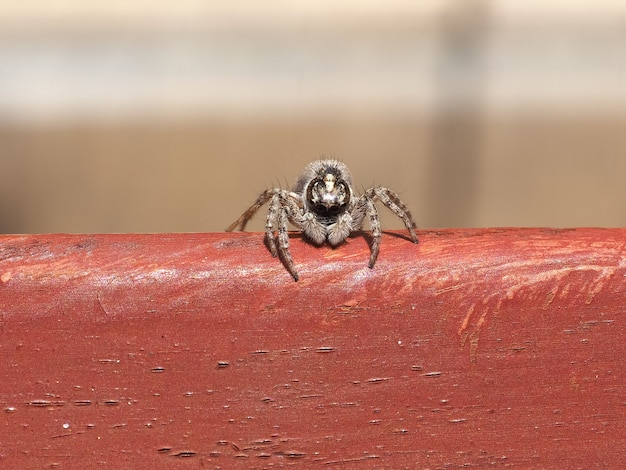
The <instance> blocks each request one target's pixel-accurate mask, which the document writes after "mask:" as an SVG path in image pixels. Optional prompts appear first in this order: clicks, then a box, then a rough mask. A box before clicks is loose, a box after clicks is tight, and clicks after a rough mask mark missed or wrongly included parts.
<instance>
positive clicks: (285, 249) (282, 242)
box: [272, 201, 299, 281]
mask: <svg viewBox="0 0 626 470" xmlns="http://www.w3.org/2000/svg"><path fill="white" fill-rule="evenodd" d="M284 203H285V201H281V205H280V207H279V209H278V218H277V221H278V236H277V238H278V254H279V255H280V259H281V261H282V262H283V264H284V265H285V268H287V271H289V274H291V275H292V276H293V278H294V280H296V281H297V280H298V278H299V276H298V271H297V270H296V266H295V265H294V263H293V258H292V257H291V252H290V251H289V232H288V231H287V228H288V227H287V220H288V211H289V206H288V205H282V204H284ZM272 242H273V240H272ZM274 249H276V247H274Z"/></svg>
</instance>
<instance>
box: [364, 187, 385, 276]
mask: <svg viewBox="0 0 626 470" xmlns="http://www.w3.org/2000/svg"><path fill="white" fill-rule="evenodd" d="M364 200H365V213H366V214H367V216H368V217H369V219H370V227H371V229H372V246H371V247H370V250H371V251H370V262H369V263H368V266H369V267H370V268H373V267H374V264H375V263H376V259H377V258H378V252H379V251H380V238H381V235H382V233H381V229H380V220H379V219H378V210H377V209H376V206H375V205H374V201H373V200H372V199H370V198H369V197H364Z"/></svg>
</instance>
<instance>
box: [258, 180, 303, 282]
mask: <svg viewBox="0 0 626 470" xmlns="http://www.w3.org/2000/svg"><path fill="white" fill-rule="evenodd" d="M301 219H302V214H301V210H300V206H299V205H298V201H297V199H296V195H294V194H293V193H288V192H282V191H281V192H280V193H276V194H274V195H273V196H272V200H271V201H270V204H269V210H268V213H267V221H266V224H265V237H266V239H267V245H268V248H269V250H270V252H271V253H272V256H274V257H280V260H281V261H282V263H283V264H284V265H285V268H286V269H287V271H289V274H291V275H292V276H293V278H294V280H296V281H297V280H298V279H299V276H298V271H297V270H296V267H295V264H294V262H293V258H292V257H291V252H290V251H289V231H288V221H289V220H291V221H292V222H294V223H295V224H298V225H299V224H300V223H301ZM275 231H276V236H274V232H275Z"/></svg>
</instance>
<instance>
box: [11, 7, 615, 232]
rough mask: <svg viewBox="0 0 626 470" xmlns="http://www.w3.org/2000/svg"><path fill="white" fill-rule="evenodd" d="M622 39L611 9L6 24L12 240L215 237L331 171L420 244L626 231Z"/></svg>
mask: <svg viewBox="0 0 626 470" xmlns="http://www.w3.org/2000/svg"><path fill="white" fill-rule="evenodd" d="M624 25H626V4H624V2H618V1H608V0H597V1H595V2H570V1H554V2H550V3H549V4H547V3H546V2H540V1H539V0H528V1H525V2H519V1H516V0H458V1H454V0H439V1H437V0H432V1H428V2H415V1H414V0H398V1H395V2H384V1H368V2H362V1H357V0H349V1H345V2H335V1H331V0H319V1H316V2H309V1H300V2H290V1H286V0H268V1H264V2H256V1H243V0H237V1H233V2H204V1H192V0H179V1H178V2H165V1H159V0H156V1H147V0H135V1H133V2H121V1H109V2H99V3H92V2H83V1H82V0H65V1H59V0H50V1H43V0H23V1H21V2H5V3H4V4H0V232H2V233H29V232H157V231H158V232H166V231H220V230H223V229H224V228H225V227H226V226H228V225H229V224H230V222H232V221H233V220H234V219H236V218H237V217H238V216H239V214H240V213H241V212H243V211H244V210H245V209H246V208H247V207H248V206H249V204H250V203H252V201H253V200H254V199H255V198H256V196H257V195H258V193H260V192H261V191H262V190H263V189H265V188H267V187H270V186H282V187H287V186H289V185H291V184H292V183H293V181H294V180H295V178H296V176H297V174H298V172H299V171H300V169H301V168H302V167H303V166H304V165H305V164H306V163H308V162H309V161H310V160H313V159H316V158H318V157H320V156H321V155H333V156H336V157H337V158H340V159H341V160H343V161H345V162H346V163H347V164H348V166H349V167H350V168H351V170H352V173H353V176H354V180H355V183H356V186H357V189H363V188H366V187H369V186H371V185H377V184H382V185H386V186H389V187H391V188H393V189H395V190H396V191H397V192H398V193H399V194H400V195H401V197H402V198H403V199H404V200H405V202H407V204H408V205H409V207H410V208H411V211H412V213H413V214H414V216H415V219H416V220H417V222H418V225H419V226H420V227H422V228H434V227H459V226H556V227H564V226H623V225H626V205H625V201H626V185H624V178H625V176H624V175H626V85H625V83H626V47H624V44H626V28H625V27H624ZM381 212H387V211H384V209H383V210H381ZM263 214H264V212H263V213H261V214H260V215H259V216H258V217H257V219H256V221H255V223H254V224H252V225H251V227H250V228H251V229H260V228H261V227H262V226H263ZM384 224H385V226H386V227H387V228H401V227H402V224H401V222H399V221H397V220H394V218H393V217H392V216H391V215H390V214H387V213H386V214H385V217H384Z"/></svg>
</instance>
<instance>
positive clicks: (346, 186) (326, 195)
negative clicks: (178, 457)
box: [227, 160, 417, 281]
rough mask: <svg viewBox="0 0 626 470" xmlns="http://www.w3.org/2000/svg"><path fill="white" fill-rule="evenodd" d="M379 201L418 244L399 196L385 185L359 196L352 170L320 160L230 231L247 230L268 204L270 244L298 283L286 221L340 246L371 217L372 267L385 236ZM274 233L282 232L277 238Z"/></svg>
mask: <svg viewBox="0 0 626 470" xmlns="http://www.w3.org/2000/svg"><path fill="white" fill-rule="evenodd" d="M375 200H380V201H381V202H382V203H383V204H384V205H385V206H387V207H388V208H389V209H390V210H391V211H392V212H393V213H394V214H396V215H397V216H398V217H400V218H401V219H402V221H403V222H404V225H405V226H406V228H407V229H408V231H409V233H410V235H411V238H412V239H413V241H414V242H415V243H417V235H416V234H415V223H414V222H413V219H412V218H411V213H410V212H409V210H408V209H407V207H406V205H405V204H404V203H403V202H402V201H401V200H400V198H399V197H398V195H397V194H396V193H395V192H393V191H392V190H391V189H389V188H385V187H382V186H380V187H373V188H369V189H368V190H366V191H365V193H364V194H363V195H362V196H360V197H356V196H355V194H354V190H353V189H352V176H351V175H350V171H349V170H348V167H347V166H346V165H345V164H343V163H342V162H340V161H337V160H317V161H314V162H312V163H310V164H309V165H307V166H306V168H305V169H304V170H303V172H302V174H301V175H300V177H299V178H298V181H297V182H296V184H295V186H294V188H293V190H292V191H288V190H285V189H280V188H273V189H267V190H265V191H264V192H263V193H262V194H261V195H260V196H259V197H258V198H257V200H256V202H255V203H254V204H253V205H252V206H251V207H250V208H249V209H248V210H247V211H246V212H244V213H243V214H242V215H241V217H239V219H237V220H236V221H235V222H234V223H233V224H232V225H231V226H230V227H228V229H227V231H229V232H230V231H232V230H234V229H236V228H237V227H239V228H240V229H241V230H243V229H244V228H245V226H246V224H247V223H248V220H250V218H251V217H252V215H253V214H254V213H255V212H256V211H257V210H258V209H259V208H260V207H261V206H262V205H263V204H265V203H266V202H268V201H269V210H268V213H267V222H266V224H265V233H266V238H267V244H268V246H269V249H270V251H271V253H272V255H273V256H279V255H280V257H281V259H282V260H283V262H284V264H285V267H286V268H287V270H288V271H289V272H290V273H291V275H292V276H293V278H294V279H295V280H296V281H297V280H298V272H297V270H296V268H295V265H294V263H293V259H292V257H291V253H290V252H289V236H288V233H287V222H291V223H292V224H293V225H295V226H296V227H297V228H298V229H300V230H301V231H302V233H303V234H304V236H305V237H306V238H307V239H309V240H310V241H311V242H313V243H314V244H316V245H321V244H323V243H325V242H328V243H329V244H330V245H332V246H336V245H339V244H340V243H342V242H343V241H344V240H345V239H346V238H348V236H349V235H350V234H351V233H352V232H354V231H356V230H360V229H361V227H362V226H363V222H364V220H365V217H368V218H369V223H370V227H371V229H372V252H371V255H370V261H369V267H370V268H373V267H374V264H375V263H376V258H377V257H378V251H379V245H380V238H381V228H380V221H379V220H378V211H377V210H376V206H375V205H374V201H375ZM274 232H277V235H276V236H275V235H274Z"/></svg>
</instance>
